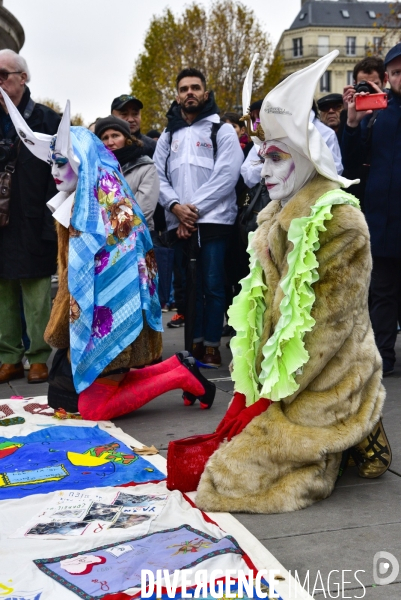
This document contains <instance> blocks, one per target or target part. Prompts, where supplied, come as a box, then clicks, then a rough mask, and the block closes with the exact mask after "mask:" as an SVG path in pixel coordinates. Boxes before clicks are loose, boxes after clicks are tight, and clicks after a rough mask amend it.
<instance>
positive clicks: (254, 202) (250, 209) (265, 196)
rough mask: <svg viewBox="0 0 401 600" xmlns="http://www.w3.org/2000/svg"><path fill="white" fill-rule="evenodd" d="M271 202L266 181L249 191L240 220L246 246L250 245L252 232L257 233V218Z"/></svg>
mask: <svg viewBox="0 0 401 600" xmlns="http://www.w3.org/2000/svg"><path fill="white" fill-rule="evenodd" d="M270 201H271V198H270V196H269V192H268V191H267V187H266V184H265V182H264V181H261V182H260V183H257V184H256V185H254V186H253V187H252V188H250V189H249V190H248V193H247V195H246V203H245V204H244V206H243V207H242V210H241V213H240V215H239V219H238V224H239V231H240V235H241V239H242V241H243V242H244V244H245V245H246V246H247V245H248V234H249V233H250V232H251V231H256V229H257V227H258V223H257V218H258V215H259V213H260V211H261V210H263V209H264V208H265V207H266V206H267V205H268V204H269V202H270Z"/></svg>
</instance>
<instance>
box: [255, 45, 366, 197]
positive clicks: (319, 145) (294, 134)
mask: <svg viewBox="0 0 401 600" xmlns="http://www.w3.org/2000/svg"><path fill="white" fill-rule="evenodd" d="M337 56H338V50H334V51H333V52H330V53H329V54H326V56H323V57H322V58H320V59H319V60H317V61H316V62H315V63H313V64H312V65H310V66H309V67H306V68H305V69H301V70H300V71H297V72H296V73H292V75H290V76H289V77H287V78H286V79H285V80H284V81H282V82H281V83H279V84H278V85H277V86H276V87H275V88H274V89H273V90H271V92H269V93H268V94H267V96H266V97H265V99H264V101H263V104H262V108H261V111H260V123H261V126H262V128H263V131H264V135H265V140H266V141H268V140H282V141H283V142H284V143H285V144H286V145H287V146H288V147H289V148H290V149H291V148H293V149H294V150H296V151H297V152H299V153H300V154H301V155H303V156H304V157H305V158H307V159H308V160H310V161H311V163H312V164H313V165H314V167H315V169H316V171H318V173H320V174H321V175H323V176H324V177H327V179H330V180H332V181H335V182H337V183H339V184H340V185H341V186H342V187H349V186H350V185H352V184H353V183H357V182H358V180H354V181H351V180H349V179H346V178H345V177H341V175H338V173H337V170H336V166H335V163H334V159H333V156H332V154H331V152H330V150H329V148H328V146H327V145H326V143H325V141H324V140H323V138H322V136H321V135H320V133H319V132H318V130H317V129H316V127H315V126H314V125H313V123H311V122H310V120H309V115H310V111H311V107H312V102H313V96H314V93H315V89H316V86H317V84H318V82H319V80H320V78H321V76H322V75H323V73H325V71H326V70H327V67H328V66H329V65H330V64H331V62H332V61H333V60H334V59H335V58H336V57H337Z"/></svg>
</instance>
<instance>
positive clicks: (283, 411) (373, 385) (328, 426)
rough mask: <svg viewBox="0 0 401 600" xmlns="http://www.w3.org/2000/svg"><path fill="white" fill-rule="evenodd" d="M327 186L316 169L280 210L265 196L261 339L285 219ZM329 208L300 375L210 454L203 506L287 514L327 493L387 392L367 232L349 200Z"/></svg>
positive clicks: (259, 241)
mask: <svg viewBox="0 0 401 600" xmlns="http://www.w3.org/2000/svg"><path fill="white" fill-rule="evenodd" d="M333 187H334V188H335V187H336V185H335V184H332V183H331V182H328V181H327V180H325V179H324V178H323V177H321V176H317V177H315V179H314V180H312V182H310V183H309V184H308V185H307V186H305V188H303V189H302V190H301V191H300V192H299V193H298V194H297V195H296V196H295V197H294V198H292V199H291V200H290V201H289V202H288V204H287V205H286V206H285V207H284V208H283V209H281V210H280V205H279V204H278V203H277V202H272V203H271V204H269V205H268V207H267V208H266V209H265V210H264V211H262V213H261V214H260V217H259V228H258V230H257V232H256V234H255V237H254V241H253V247H254V249H255V252H256V254H257V256H258V258H259V260H260V262H261V264H262V267H263V270H264V275H265V278H266V283H267V288H268V292H267V297H266V305H267V307H268V308H267V310H266V313H265V317H264V331H263V337H262V340H261V342H262V343H261V346H262V345H263V344H264V343H265V341H266V340H267V339H268V338H269V337H270V335H272V333H273V332H274V328H275V326H276V324H277V322H278V319H279V317H280V311H279V305H280V302H281V300H282V298H283V292H282V290H281V287H280V281H281V280H282V279H283V277H284V276H285V275H286V273H287V255H288V253H289V252H290V251H291V249H292V244H291V243H290V242H288V239H287V233H288V228H289V226H290V223H291V221H292V220H293V219H294V218H298V217H302V216H306V215H309V214H310V208H311V206H312V205H313V204H314V203H315V202H316V200H317V199H318V198H319V197H320V196H322V195H323V194H324V193H325V192H327V191H328V190H329V189H333ZM332 215H333V218H332V219H331V220H330V221H326V222H325V227H326V230H325V231H323V232H321V233H320V236H319V241H320V249H319V250H318V251H317V253H316V257H317V260H318V263H319V269H318V271H319V280H318V281H317V282H316V283H315V284H314V286H313V289H314V292H315V296H316V300H315V303H314V305H313V309H312V313H311V314H312V316H313V317H314V319H315V321H316V323H315V325H314V327H313V329H312V331H311V332H309V333H307V334H306V335H305V338H304V343H305V348H306V349H307V351H308V353H309V356H310V359H309V361H308V363H307V364H306V365H305V366H304V368H303V372H302V373H301V374H300V375H298V376H297V379H296V380H297V383H298V384H299V389H298V390H297V391H296V392H295V393H294V394H293V395H292V396H289V397H287V398H284V399H283V400H281V402H274V403H273V404H272V405H271V406H270V407H269V409H268V410H267V411H266V412H265V413H263V414H262V415H260V416H259V417H257V418H255V419H254V420H253V421H252V422H251V423H250V424H249V425H248V427H246V428H245V429H244V430H243V431H242V433H240V434H239V435H238V436H236V437H235V438H233V440H232V441H231V442H228V443H227V442H226V443H224V444H222V445H221V446H220V448H219V449H218V450H217V451H216V452H215V454H214V455H213V456H212V457H211V459H210V460H209V462H208V464H207V466H206V469H205V472H204V474H203V476H202V479H201V481H200V484H199V488H198V493H197V497H196V503H197V506H198V507H199V508H201V509H203V510H211V511H227V512H235V511H241V512H242V511H248V512H261V513H274V512H287V511H292V510H297V509H300V508H304V507H306V506H308V505H310V504H312V503H313V502H316V501H317V500H321V499H323V498H326V497H327V496H329V495H330V494H331V492H332V490H333V488H334V485H335V482H336V478H337V475H338V468H339V463H340V460H341V454H342V452H343V451H344V450H346V449H348V448H350V447H351V446H353V445H355V444H356V443H358V442H360V441H361V440H362V439H364V438H365V437H366V436H367V435H368V434H369V433H370V432H371V431H372V429H373V427H374V425H375V424H376V423H377V421H378V419H379V417H380V414H381V410H382V406H383V402H384V397H385V392H384V388H383V386H382V383H381V359H380V355H379V353H378V351H377V348H376V345H375V342H374V337H373V332H372V328H371V324H370V319H369V314H368V307H367V299H368V289H369V282H370V270H371V256H370V243H369V233H368V229H367V226H366V222H365V220H364V217H363V215H362V213H360V212H359V211H358V210H356V209H354V208H353V207H350V206H347V205H341V206H333V208H332ZM260 360H261V357H260V356H259V357H258V359H257V366H258V365H259V367H260ZM245 473H246V477H245V476H244V474H245Z"/></svg>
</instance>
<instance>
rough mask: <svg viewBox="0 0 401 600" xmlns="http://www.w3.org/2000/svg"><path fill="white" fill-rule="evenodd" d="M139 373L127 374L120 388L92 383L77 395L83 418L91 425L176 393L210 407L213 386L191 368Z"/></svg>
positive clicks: (109, 383)
mask: <svg viewBox="0 0 401 600" xmlns="http://www.w3.org/2000/svg"><path fill="white" fill-rule="evenodd" d="M191 360H193V359H191ZM186 362H187V361H186ZM154 366H155V367H156V366H158V365H154ZM147 368H148V367H147ZM149 368H150V369H153V367H149ZM141 370H142V369H140V370H138V371H132V372H130V373H129V374H127V376H126V377H125V379H124V380H123V381H121V382H120V383H119V384H118V383H117V382H114V381H111V380H109V379H106V380H105V379H102V380H96V381H94V382H93V383H92V385H90V386H89V387H88V388H87V389H86V390H84V391H83V392H81V394H80V395H79V399H78V410H79V412H80V414H81V415H82V417H83V418H84V419H88V420H91V421H103V420H109V419H113V418H115V417H120V416H122V415H125V414H127V413H130V412H132V411H134V410H137V409H138V408H140V407H141V406H143V405H144V404H147V403H148V402H150V401H151V400H153V398H156V397H157V396H160V395H161V394H164V393H166V392H170V391H171V390H176V389H182V390H185V391H187V392H189V393H191V394H194V395H195V396H197V397H201V398H202V399H203V400H204V401H205V402H207V403H208V404H209V406H211V405H212V403H213V400H214V395H215V392H216V388H215V386H214V385H213V384H212V383H211V382H208V381H207V380H206V379H205V378H204V377H203V376H202V375H200V374H199V371H197V369H194V368H192V365H191V364H189V365H188V364H186V363H181V362H180V364H179V365H178V366H176V367H175V368H173V369H171V370H169V371H168V372H166V373H162V374H159V375H156V376H154V377H146V378H144V377H142V376H141ZM203 380H204V381H203ZM116 383H117V385H116Z"/></svg>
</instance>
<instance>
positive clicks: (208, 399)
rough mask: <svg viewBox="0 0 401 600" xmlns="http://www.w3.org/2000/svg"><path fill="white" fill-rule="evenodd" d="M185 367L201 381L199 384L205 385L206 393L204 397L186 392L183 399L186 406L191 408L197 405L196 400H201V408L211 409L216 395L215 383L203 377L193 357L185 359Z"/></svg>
mask: <svg viewBox="0 0 401 600" xmlns="http://www.w3.org/2000/svg"><path fill="white" fill-rule="evenodd" d="M183 365H185V366H186V367H187V369H188V371H190V372H191V373H192V375H194V377H196V379H197V380H198V381H199V383H201V384H202V385H203V387H204V390H205V393H204V394H203V396H195V395H194V394H191V393H190V392H185V391H184V393H183V395H182V397H183V400H184V404H185V406H191V405H192V404H195V402H196V400H199V402H200V407H201V408H202V409H207V408H211V406H212V404H213V401H214V397H215V395H216V386H215V385H214V383H212V382H211V381H209V380H208V379H206V377H204V376H203V375H202V373H201V372H200V371H199V369H198V367H197V365H196V361H195V359H194V358H193V357H192V356H191V357H188V358H185V359H184V360H183Z"/></svg>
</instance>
